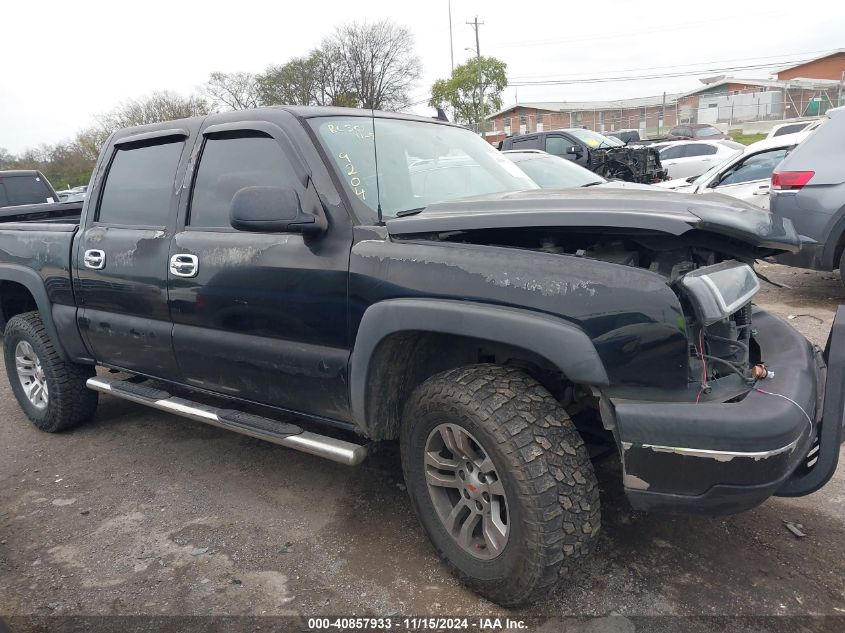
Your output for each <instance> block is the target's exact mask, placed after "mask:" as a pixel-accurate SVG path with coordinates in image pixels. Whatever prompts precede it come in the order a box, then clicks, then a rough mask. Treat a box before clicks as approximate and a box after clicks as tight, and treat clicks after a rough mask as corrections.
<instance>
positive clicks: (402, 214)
mask: <svg viewBox="0 0 845 633" xmlns="http://www.w3.org/2000/svg"><path fill="white" fill-rule="evenodd" d="M424 209H425V207H417V208H416V209H402V210H401V211H397V212H396V217H397V218H404V217H405V216H406V215H416V214H417V213H419V212H420V211H423V210H424Z"/></svg>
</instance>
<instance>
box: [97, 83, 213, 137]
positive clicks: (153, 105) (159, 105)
mask: <svg viewBox="0 0 845 633" xmlns="http://www.w3.org/2000/svg"><path fill="white" fill-rule="evenodd" d="M212 111H213V108H212V106H211V104H210V103H209V102H208V101H206V100H205V99H204V98H203V97H200V96H197V95H191V96H189V97H183V96H181V95H178V94H176V93H173V92H170V91H168V90H162V91H160V92H154V93H152V94H151V95H149V96H147V97H142V98H140V99H132V100H129V101H125V102H123V103H122V104H121V105H119V106H118V107H117V108H115V109H114V110H112V111H111V112H108V113H106V114H103V115H100V116H99V117H97V121H98V122H99V124H100V126H101V127H102V128H103V129H104V130H106V131H107V132H109V133H111V132H113V131H114V130H118V129H120V128H124V127H132V126H135V125H146V124H147V123H158V122H160V121H172V120H173V119H185V118H187V117H192V116H198V115H202V114H209V113H211V112H212Z"/></svg>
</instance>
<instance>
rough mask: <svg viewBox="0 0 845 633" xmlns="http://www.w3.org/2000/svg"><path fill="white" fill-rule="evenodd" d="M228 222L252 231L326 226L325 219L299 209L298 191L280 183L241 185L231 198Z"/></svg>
mask: <svg viewBox="0 0 845 633" xmlns="http://www.w3.org/2000/svg"><path fill="white" fill-rule="evenodd" d="M229 223H230V224H231V225H232V228H235V229H237V230H239V231H251V232H253V233H303V234H305V235H314V234H317V233H322V232H324V231H325V230H326V228H327V224H326V219H325V218H324V217H322V216H319V217H318V216H317V215H315V214H313V213H308V212H306V211H303V210H302V204H301V203H300V201H299V195H298V194H297V193H296V191H294V190H293V189H285V188H282V187H244V188H243V189H239V190H238V191H237V192H236V193H235V195H234V197H233V198H232V204H231V206H230V207H229Z"/></svg>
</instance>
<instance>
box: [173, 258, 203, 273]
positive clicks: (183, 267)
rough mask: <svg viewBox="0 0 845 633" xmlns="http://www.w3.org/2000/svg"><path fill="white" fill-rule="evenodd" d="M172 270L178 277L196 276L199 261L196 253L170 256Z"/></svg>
mask: <svg viewBox="0 0 845 633" xmlns="http://www.w3.org/2000/svg"><path fill="white" fill-rule="evenodd" d="M170 272H171V273H172V274H174V275H176V276H177V277H196V276H197V273H198V272H199V262H198V261H197V256H196V255H188V254H185V253H180V254H178V255H174V256H173V257H171V258H170Z"/></svg>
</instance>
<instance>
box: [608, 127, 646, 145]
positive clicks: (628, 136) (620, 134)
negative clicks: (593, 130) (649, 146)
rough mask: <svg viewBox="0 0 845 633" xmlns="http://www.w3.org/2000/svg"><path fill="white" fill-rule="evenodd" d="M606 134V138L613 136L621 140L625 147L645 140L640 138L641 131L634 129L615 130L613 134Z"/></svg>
mask: <svg viewBox="0 0 845 633" xmlns="http://www.w3.org/2000/svg"><path fill="white" fill-rule="evenodd" d="M604 134H605V136H612V137H613V138H617V139H619V140H620V141H622V142H623V143H625V145H628V144H629V143H637V142H639V141H642V140H644V139H643V138H642V137H641V136H640V131H639V130H634V129H630V130H614V131H613V132H605V133H604Z"/></svg>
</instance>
